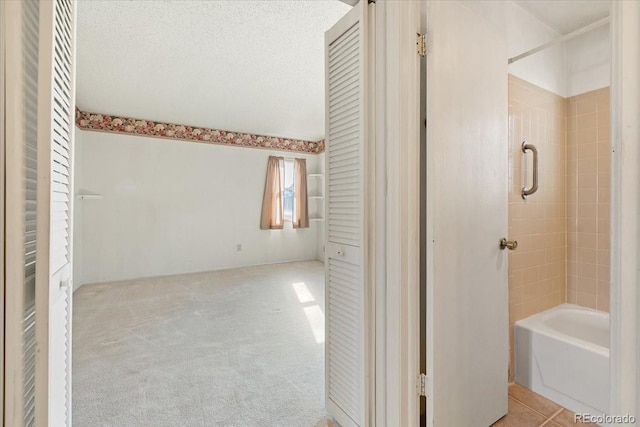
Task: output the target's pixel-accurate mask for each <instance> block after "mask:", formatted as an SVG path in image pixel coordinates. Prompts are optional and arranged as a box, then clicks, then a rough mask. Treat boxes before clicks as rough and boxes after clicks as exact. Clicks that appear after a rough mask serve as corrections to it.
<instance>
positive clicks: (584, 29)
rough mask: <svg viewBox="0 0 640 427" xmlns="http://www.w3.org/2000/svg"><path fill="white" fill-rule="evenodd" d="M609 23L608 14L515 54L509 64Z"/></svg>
mask: <svg viewBox="0 0 640 427" xmlns="http://www.w3.org/2000/svg"><path fill="white" fill-rule="evenodd" d="M608 23H609V17H608V16H607V17H606V18H602V19H600V20H598V21H596V22H593V23H591V24H589V25H587V26H585V27H582V28H580V29H578V30H575V31H572V32H570V33H569V34H565V35H564V36H562V37H560V38H559V39H555V40H552V41H550V42H548V43H545V44H543V45H542V46H538V47H536V48H535V49H531V50H529V51H527V52H525V53H521V54H520V55H518V56H514V57H513V58H509V64H513V63H514V62H516V61H519V60H521V59H523V58H526V57H527V56H531V55H533V54H534V53H538V52H540V51H541V50H544V49H546V48H548V47H550V46H553V45H554V44H558V43H561V42H565V41H567V40H571V39H572V38H574V37H577V36H579V35H582V34H584V33H588V32H589V31H592V30H595V29H596V28H600V27H602V26H603V25H607V24H608Z"/></svg>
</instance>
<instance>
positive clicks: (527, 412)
mask: <svg viewBox="0 0 640 427" xmlns="http://www.w3.org/2000/svg"><path fill="white" fill-rule="evenodd" d="M575 425H579V426H595V424H591V423H576V422H575V421H574V414H573V412H571V411H569V410H567V409H564V408H563V407H561V406H560V405H558V404H556V403H553V402H551V401H550V400H548V399H545V398H544V397H542V396H540V395H538V394H536V393H534V392H532V391H531V390H529V389H527V388H525V387H522V386H521V385H519V384H515V383H514V384H511V385H509V413H508V414H507V415H505V416H504V417H503V418H502V419H500V420H499V421H498V422H496V423H495V424H493V427H541V426H545V427H567V426H575Z"/></svg>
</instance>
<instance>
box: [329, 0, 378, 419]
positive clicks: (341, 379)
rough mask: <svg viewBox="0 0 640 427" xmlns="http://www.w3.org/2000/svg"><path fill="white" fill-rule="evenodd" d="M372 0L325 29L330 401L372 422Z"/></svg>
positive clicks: (342, 412) (345, 413)
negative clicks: (368, 202) (368, 171)
mask: <svg viewBox="0 0 640 427" xmlns="http://www.w3.org/2000/svg"><path fill="white" fill-rule="evenodd" d="M366 25H367V2H366V1H361V2H360V3H358V4H357V5H356V6H355V7H354V8H353V9H352V10H351V11H350V12H349V13H348V14H347V15H346V16H345V17H343V18H342V19H341V20H340V21H339V22H338V23H337V24H336V25H335V26H334V27H333V28H331V29H330V30H329V31H327V33H326V34H325V62H326V72H325V79H326V88H325V94H326V107H325V108H326V119H325V120H326V141H327V153H326V162H327V165H326V174H327V178H326V186H327V187H326V195H327V209H326V211H327V218H326V221H327V223H326V229H325V233H326V239H327V243H326V259H325V277H326V278H325V282H326V283H325V286H326V288H325V289H326V302H325V318H326V325H325V326H326V328H325V329H326V340H325V365H326V366H325V371H326V372H325V374H326V384H325V391H326V406H327V410H328V411H329V412H330V413H331V415H332V416H333V417H334V418H335V419H336V420H337V421H338V422H339V423H340V424H341V425H342V426H343V427H347V426H366V425H368V424H369V422H368V419H367V413H368V410H367V395H366V394H367V393H366V391H367V375H366V372H367V369H368V360H367V359H368V358H367V356H366V354H365V349H366V348H367V339H366V335H367V325H366V307H365V301H366V298H367V294H368V289H367V288H366V284H367V278H366V277H365V271H366V270H365V268H364V267H365V266H364V260H365V248H366V241H365V238H366V236H365V234H364V230H365V226H366V221H365V220H366V218H365V212H364V205H365V203H364V194H365V190H366V188H365V182H364V180H363V176H364V165H365V160H366V154H367V153H366V148H367V131H366V129H367V128H366V118H367V110H366V107H367V99H366V88H367V85H366V76H367V72H366V71H367V70H366V66H367V61H366V51H367V40H366V35H367V29H366Z"/></svg>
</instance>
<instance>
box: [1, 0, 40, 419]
mask: <svg viewBox="0 0 640 427" xmlns="http://www.w3.org/2000/svg"><path fill="white" fill-rule="evenodd" d="M1 8H2V40H11V41H12V43H5V44H4V45H3V49H2V50H1V52H2V56H3V57H2V61H1V62H2V65H3V73H2V78H3V79H4V81H3V97H2V102H3V104H4V105H3V111H4V115H3V116H0V120H3V126H2V129H3V132H4V134H3V141H4V144H3V146H2V147H3V150H4V156H3V161H4V172H5V175H4V180H3V185H4V188H3V190H4V191H3V195H4V200H3V205H4V213H5V215H4V230H3V232H4V254H3V256H4V260H3V265H4V270H3V274H4V276H3V279H4V280H3V282H4V292H5V294H4V296H5V301H4V304H5V305H4V327H5V329H4V374H5V375H4V395H3V398H4V402H3V403H4V405H3V406H4V425H5V426H33V425H34V422H35V420H34V417H35V359H36V336H35V310H36V305H35V293H36V266H37V262H36V240H37V234H36V233H37V230H36V228H37V224H36V209H37V206H38V205H37V161H38V151H37V109H38V54H39V53H38V44H39V3H38V2H37V1H23V2H3V4H2V6H1Z"/></svg>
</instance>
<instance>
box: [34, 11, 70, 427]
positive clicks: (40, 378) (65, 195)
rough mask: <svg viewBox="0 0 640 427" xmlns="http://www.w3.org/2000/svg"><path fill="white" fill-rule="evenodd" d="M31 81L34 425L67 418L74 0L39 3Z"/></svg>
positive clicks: (55, 425) (55, 426)
mask: <svg viewBox="0 0 640 427" xmlns="http://www.w3.org/2000/svg"><path fill="white" fill-rule="evenodd" d="M40 15H41V19H40V24H41V25H40V64H41V66H40V80H39V87H38V98H39V104H38V177H39V180H38V183H39V187H38V246H37V248H38V255H37V262H38V269H37V274H36V337H37V344H38V350H39V351H38V356H37V358H36V378H37V387H36V425H37V426H38V427H40V426H53V427H58V426H60V427H62V426H70V425H71V302H72V289H73V286H72V282H71V279H72V278H71V274H72V268H71V261H72V260H71V255H72V250H71V242H72V237H71V230H72V228H71V218H72V207H73V206H72V200H73V199H72V194H73V191H72V183H73V123H74V114H75V111H74V110H75V101H74V98H75V97H74V82H75V77H74V74H75V48H74V39H75V4H74V3H73V2H72V1H70V0H56V1H55V2H49V1H47V2H44V1H43V2H42V3H41V7H40Z"/></svg>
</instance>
